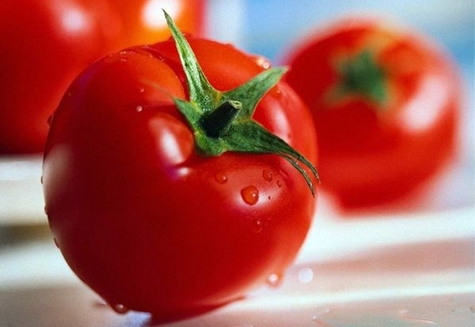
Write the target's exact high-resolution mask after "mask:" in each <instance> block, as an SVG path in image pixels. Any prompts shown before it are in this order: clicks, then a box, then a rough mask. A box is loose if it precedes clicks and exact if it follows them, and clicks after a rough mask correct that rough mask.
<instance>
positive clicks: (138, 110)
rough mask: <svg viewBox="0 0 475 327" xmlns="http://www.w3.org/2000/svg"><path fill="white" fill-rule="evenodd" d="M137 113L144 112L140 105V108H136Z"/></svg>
mask: <svg viewBox="0 0 475 327" xmlns="http://www.w3.org/2000/svg"><path fill="white" fill-rule="evenodd" d="M135 111H137V112H142V111H143V106H140V105H139V106H137V107H135Z"/></svg>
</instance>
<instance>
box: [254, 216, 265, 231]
mask: <svg viewBox="0 0 475 327" xmlns="http://www.w3.org/2000/svg"><path fill="white" fill-rule="evenodd" d="M263 228H264V223H263V222H262V220H260V219H253V220H252V226H251V229H252V231H253V232H254V233H260V232H262V229H263Z"/></svg>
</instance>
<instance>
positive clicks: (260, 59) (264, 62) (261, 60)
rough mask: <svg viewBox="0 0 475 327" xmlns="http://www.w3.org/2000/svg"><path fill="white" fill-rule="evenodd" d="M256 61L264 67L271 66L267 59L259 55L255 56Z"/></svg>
mask: <svg viewBox="0 0 475 327" xmlns="http://www.w3.org/2000/svg"><path fill="white" fill-rule="evenodd" d="M256 63H257V64H258V65H259V66H261V67H262V68H264V69H269V68H270V66H271V64H270V62H269V60H267V59H266V58H264V57H261V56H259V57H257V58H256Z"/></svg>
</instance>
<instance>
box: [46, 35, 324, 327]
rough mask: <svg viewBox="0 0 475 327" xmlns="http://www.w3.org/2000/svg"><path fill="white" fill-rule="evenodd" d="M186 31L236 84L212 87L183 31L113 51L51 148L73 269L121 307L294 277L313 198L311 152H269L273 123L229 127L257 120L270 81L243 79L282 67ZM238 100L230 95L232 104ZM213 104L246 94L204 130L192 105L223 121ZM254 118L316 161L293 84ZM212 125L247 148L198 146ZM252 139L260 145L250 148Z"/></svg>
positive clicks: (202, 59)
mask: <svg viewBox="0 0 475 327" xmlns="http://www.w3.org/2000/svg"><path fill="white" fill-rule="evenodd" d="M189 42H190V44H191V48H192V49H193V50H194V52H195V53H196V57H197V59H198V62H199V63H200V65H201V67H202V70H203V71H204V76H206V77H207V79H208V80H209V82H210V84H211V85H212V86H213V87H214V88H216V89H218V90H223V91H226V90H231V91H226V92H219V91H217V92H214V91H212V90H210V89H209V88H210V86H209V84H207V83H208V82H207V81H205V82H203V81H204V77H203V78H201V77H202V76H201V75H200V77H199V78H193V79H189V77H188V75H187V74H188V73H185V72H184V71H183V68H182V66H181V64H180V59H179V56H178V54H177V50H176V48H175V43H174V41H173V40H168V41H164V42H161V43H157V44H154V45H152V46H138V47H133V48H129V49H126V50H124V51H121V52H119V53H115V54H112V55H110V56H108V57H106V58H104V59H102V60H100V61H97V62H96V63H95V64H93V65H92V66H90V67H89V68H88V69H86V70H85V71H84V72H83V73H82V74H81V75H80V76H79V77H78V78H77V79H76V81H75V82H74V83H73V84H72V86H71V87H70V88H69V90H68V92H67V93H66V95H65V96H64V98H63V100H62V102H61V104H60V106H59V108H58V109H57V111H56V112H55V114H54V118H53V119H52V125H51V129H50V133H49V137H48V142H47V147H46V151H45V158H44V169H43V184H44V191H45V202H46V207H45V208H46V211H47V214H48V218H49V222H50V227H51V229H52V232H53V234H54V237H55V239H56V243H57V244H58V247H59V248H60V249H61V252H62V253H63V255H64V257H65V259H66V261H67V262H68V264H69V265H70V267H71V268H72V270H73V271H74V272H75V273H76V274H77V275H78V276H79V277H80V278H81V279H82V280H83V281H84V282H85V283H86V284H87V285H89V286H90V287H91V288H92V289H94V290H95V291H96V292H97V293H98V294H100V295H101V296H102V297H103V298H104V299H105V300H106V301H107V302H108V303H110V304H111V306H112V307H116V308H121V309H123V308H124V307H125V308H129V309H133V310H139V311H147V312H152V313H153V314H154V315H155V319H156V320H157V321H165V320H172V319H178V318H183V317H186V316H189V315H194V314H198V313H200V312H203V311H207V310H210V309H213V308H215V307H218V306H221V305H223V304H226V303H228V302H230V301H233V300H236V299H238V298H241V297H243V296H244V295H245V294H246V293H247V292H248V291H249V290H251V289H253V288H255V287H256V286H258V285H260V284H262V283H263V282H265V281H266V280H267V278H269V276H273V277H276V276H280V275H281V274H283V272H284V270H285V269H286V267H287V266H288V265H289V264H290V263H291V262H292V260H293V259H294V257H295V255H296V253H297V251H298V250H299V248H300V246H301V244H302V242H303V240H304V238H305V236H306V234H307V231H308V228H309V225H310V223H311V219H312V216H313V214H314V208H315V198H314V197H313V196H312V193H311V192H310V190H309V188H308V186H311V183H309V180H308V178H309V176H308V175H305V173H303V174H302V171H299V170H298V169H295V168H299V167H300V166H298V165H297V166H296V161H301V162H306V161H305V159H302V158H301V157H299V156H298V155H296V156H297V157H299V158H297V157H294V155H293V154H292V155H289V152H288V151H287V150H283V152H279V153H280V155H279V156H278V155H275V154H270V153H267V152H266V151H261V146H263V147H264V148H265V145H263V144H261V143H260V142H261V139H267V138H268V136H269V135H268V134H265V133H264V134H263V133H258V134H256V135H252V136H250V137H249V138H248V139H245V140H243V139H241V138H240V137H238V138H236V139H235V138H234V136H232V135H233V134H234V133H235V132H236V131H238V132H240V131H241V130H240V126H241V123H242V124H244V125H245V126H246V130H245V132H247V127H248V125H252V126H253V127H252V126H251V128H254V127H256V126H257V125H255V124H257V123H255V121H252V122H251V121H250V120H248V119H247V118H245V117H244V116H243V114H242V113H243V112H246V111H248V109H251V108H250V107H253V106H252V105H251V106H250V107H247V106H246V105H245V104H249V103H250V102H249V101H248V100H249V99H251V97H252V94H253V93H254V92H255V90H256V89H259V88H261V86H260V85H261V84H264V82H262V83H261V82H260V81H258V82H255V81H254V82H253V87H251V88H246V89H241V90H242V91H239V92H237V93H236V91H235V90H237V89H234V88H236V87H238V86H239V85H242V84H243V83H246V82H247V83H251V82H252V81H253V80H252V79H253V78H257V77H256V75H258V74H261V75H259V76H263V74H266V73H269V75H266V76H270V73H271V72H272V73H275V72H276V71H275V70H272V69H266V68H264V67H267V66H268V63H267V62H265V61H263V60H262V59H261V58H256V57H252V56H249V55H247V54H244V53H242V52H240V51H239V50H237V49H235V48H234V47H232V46H230V45H224V44H220V43H216V42H213V41H209V40H204V39H197V38H189ZM177 43H178V41H177ZM192 63H193V61H192ZM189 65H190V62H189V61H188V62H187V67H188V66H189ZM191 65H192V64H191ZM192 66H193V65H192ZM190 71H192V72H196V70H194V69H193V68H191V69H190ZM192 74H193V73H192ZM195 77H196V76H195ZM190 81H191V82H190ZM266 83H267V82H266ZM275 83H277V80H275ZM196 85H200V87H198V88H196V87H195V86H196ZM272 85H274V84H272ZM272 85H269V86H268V87H267V88H270V87H271V86H272ZM200 89H205V90H206V92H205V93H204V94H201V93H200V91H199V90H200ZM238 89H239V88H238ZM197 90H198V93H200V95H198V96H197V95H196V93H197ZM237 94H240V95H239V96H237ZM262 94H263V93H262ZM242 95H245V96H242ZM227 97H229V98H230V99H231V100H233V101H225V102H223V103H224V104H225V105H224V106H222V104H221V102H222V101H223V99H226V98H227ZM248 97H249V99H248ZM184 99H189V100H190V101H191V102H185V101H184ZM234 100H235V101H234ZM214 101H217V103H219V104H221V105H220V106H219V108H224V109H226V110H225V111H224V113H225V114H226V112H227V109H229V108H231V107H233V106H235V107H239V104H242V108H239V109H237V112H238V114H237V115H238V116H237V118H236V122H235V121H233V123H232V124H231V125H229V126H225V128H224V129H225V130H226V132H224V134H221V133H220V132H219V131H217V130H214V129H212V132H209V131H208V130H206V131H205V127H207V126H208V123H204V120H198V123H199V124H198V125H199V126H198V129H195V127H196V126H195V125H193V122H194V121H193V118H194V116H193V115H194V113H192V114H191V116H188V115H185V114H182V113H184V112H185V111H186V109H190V108H191V110H192V111H193V110H195V109H196V110H201V109H203V110H204V111H206V112H207V114H206V115H204V116H203V117H213V119H214V118H215V115H213V113H215V112H218V111H217V110H213V111H209V109H210V108H205V107H203V106H201V104H203V103H205V104H211V105H213V104H215V102H214ZM236 101H239V103H237V102H236ZM251 102H252V101H251ZM229 103H230V104H229ZM197 104H198V105H197ZM251 104H252V103H251ZM177 108H179V110H177ZM231 109H232V108H231ZM231 111H232V110H231ZM219 112H223V111H219ZM208 114H209V115H208ZM219 115H220V114H219ZM185 117H186V119H185ZM190 117H191V119H190ZM253 117H254V119H255V120H256V121H258V122H259V123H260V124H262V125H263V126H264V127H265V128H267V130H268V131H270V132H272V133H274V134H275V135H278V136H279V137H280V138H281V139H280V140H284V141H285V142H287V143H288V144H290V146H293V147H294V148H295V149H296V150H298V151H299V152H300V153H302V154H303V155H305V156H306V157H307V158H308V159H309V160H310V161H312V162H314V161H315V160H316V151H317V148H316V136H315V130H314V127H313V124H311V123H310V121H311V118H310V114H309V112H308V109H307V108H306V106H305V105H304V104H303V103H302V102H301V100H300V99H299V97H298V96H297V95H296V94H295V93H294V92H293V91H292V89H291V88H289V87H288V86H287V85H286V84H285V83H282V82H279V83H277V84H276V85H275V86H274V87H272V89H271V90H270V91H269V92H268V93H267V94H266V95H265V96H264V97H263V98H262V100H261V101H260V102H259V104H258V105H257V108H256V111H255V114H254V116H253ZM218 120H219V119H218ZM206 121H207V122H209V120H206ZM259 126H261V125H259ZM256 128H258V129H260V128H261V127H256ZM260 130H261V129H260ZM261 131H262V130H261ZM204 132H206V133H205V134H206V135H208V134H209V135H211V136H210V138H209V139H210V140H211V142H210V143H211V146H210V148H212V149H215V148H216V147H215V145H217V146H218V147H219V146H221V145H222V144H224V143H226V142H228V141H229V144H228V145H230V146H231V147H236V148H238V150H237V151H227V152H225V153H222V154H220V153H219V151H217V152H218V153H211V154H210V153H208V155H205V154H204V153H205V151H207V148H206V146H204V147H199V149H196V148H195V146H199V145H200V144H201V143H200V142H201V141H198V140H202V138H203V133H204ZM206 135H205V136H204V137H205V138H206ZM271 139H272V140H273V141H272V144H274V141H275V142H276V144H277V143H278V144H280V145H282V144H283V143H282V142H281V141H276V140H277V138H276V137H275V136H272V137H271ZM223 142H224V143H223ZM285 142H284V143H285ZM247 144H252V147H251V148H250V150H249V151H250V152H256V153H261V154H255V153H248V152H249V151H244V152H241V150H240V149H241V147H246V146H247ZM280 145H279V146H280ZM282 146H283V147H284V148H285V146H284V145H282ZM289 151H290V150H289ZM293 151H295V150H293ZM290 152H292V151H290ZM292 153H294V152H292ZM217 154H218V155H217ZM219 154H220V155H219ZM294 154H295V153H294ZM289 163H292V165H291V164H289ZM305 166H308V167H311V164H309V163H308V162H307V163H305ZM300 168H301V169H306V167H303V166H302V167H300ZM302 175H304V176H306V177H307V180H306V179H304V178H303V177H302Z"/></svg>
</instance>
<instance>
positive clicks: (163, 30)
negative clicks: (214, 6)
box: [109, 0, 206, 50]
mask: <svg viewBox="0 0 475 327" xmlns="http://www.w3.org/2000/svg"><path fill="white" fill-rule="evenodd" d="M109 2H110V6H111V7H112V8H113V10H114V12H115V14H116V15H117V22H118V24H117V25H116V26H115V28H116V33H117V34H118V35H117V44H116V50H120V49H123V48H125V47H130V46H133V45H139V44H151V43H156V42H159V41H162V40H166V39H167V38H169V37H170V32H169V29H168V26H167V22H166V20H165V19H164V17H163V15H162V9H165V10H166V11H167V12H168V13H169V14H170V15H171V16H172V17H173V19H174V21H175V23H176V24H177V25H178V26H179V27H180V29H181V30H182V31H184V32H185V33H190V34H192V35H195V36H200V35H202V34H203V33H204V17H205V11H206V0H133V1H131V0H109Z"/></svg>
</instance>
